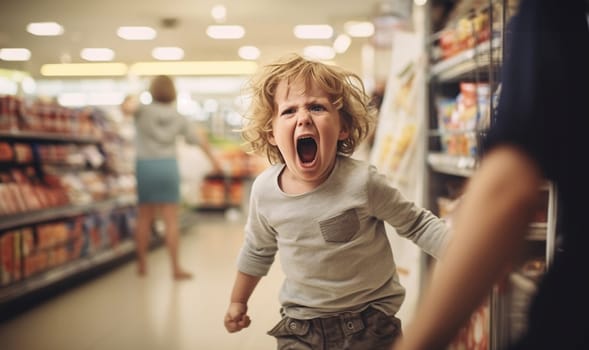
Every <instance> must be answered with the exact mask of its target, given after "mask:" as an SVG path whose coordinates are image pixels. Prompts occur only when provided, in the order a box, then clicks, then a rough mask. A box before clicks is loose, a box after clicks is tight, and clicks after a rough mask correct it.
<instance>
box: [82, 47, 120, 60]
mask: <svg viewBox="0 0 589 350" xmlns="http://www.w3.org/2000/svg"><path fill="white" fill-rule="evenodd" d="M80 56H81V57H82V58H83V59H85V60H86V61H112V60H113V58H115V52H114V51H113V50H111V49H108V48H104V47H93V48H85V49H82V51H81V52H80Z"/></svg>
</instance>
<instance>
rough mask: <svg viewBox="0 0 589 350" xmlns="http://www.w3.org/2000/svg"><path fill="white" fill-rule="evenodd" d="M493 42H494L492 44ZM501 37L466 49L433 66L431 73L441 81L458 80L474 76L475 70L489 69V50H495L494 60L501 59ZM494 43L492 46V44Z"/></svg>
mask: <svg viewBox="0 0 589 350" xmlns="http://www.w3.org/2000/svg"><path fill="white" fill-rule="evenodd" d="M490 43H492V44H490ZM500 44H501V40H500V38H495V39H493V41H486V42H483V43H480V44H478V45H477V46H475V47H474V48H471V49H468V50H464V51H462V52H460V53H458V54H456V55H454V56H452V57H450V58H448V59H445V60H443V61H440V62H438V63H435V64H433V65H432V66H431V70H430V75H431V77H432V78H436V79H437V80H439V81H456V80H460V79H463V78H465V77H466V76H468V75H470V76H472V73H473V72H476V71H477V69H478V70H479V71H486V70H488V68H489V66H490V65H491V60H490V57H489V51H490V50H491V49H492V50H493V62H499V61H500V60H501V52H500V47H501V46H500ZM491 45H492V46H491Z"/></svg>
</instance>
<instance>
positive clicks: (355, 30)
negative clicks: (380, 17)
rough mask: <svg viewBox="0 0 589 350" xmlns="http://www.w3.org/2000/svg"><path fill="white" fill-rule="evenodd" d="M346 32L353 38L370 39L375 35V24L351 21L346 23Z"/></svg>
mask: <svg viewBox="0 0 589 350" xmlns="http://www.w3.org/2000/svg"><path fill="white" fill-rule="evenodd" d="M344 30H345V31H346V33H348V35H349V36H351V37H353V38H368V37H371V36H372V35H373V34H374V24H372V23H371V22H357V21H350V22H346V23H344Z"/></svg>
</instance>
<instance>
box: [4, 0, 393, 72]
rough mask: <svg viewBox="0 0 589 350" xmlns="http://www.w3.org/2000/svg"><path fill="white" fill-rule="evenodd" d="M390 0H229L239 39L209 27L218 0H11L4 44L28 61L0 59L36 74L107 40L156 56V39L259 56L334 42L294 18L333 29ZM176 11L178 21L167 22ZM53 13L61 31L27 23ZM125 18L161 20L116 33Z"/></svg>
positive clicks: (357, 47) (192, 56)
mask: <svg viewBox="0 0 589 350" xmlns="http://www.w3.org/2000/svg"><path fill="white" fill-rule="evenodd" d="M383 2H385V3H387V2H388V3H390V2H393V1H392V0H388V1H381V0H363V1H356V0H350V1H343V0H228V1H226V2H225V3H223V4H224V5H225V6H226V7H227V19H226V21H225V23H226V24H239V25H242V26H244V27H245V30H246V35H245V37H244V38H242V39H239V40H213V39H210V38H209V37H207V36H206V34H205V29H206V26H207V25H209V24H214V20H213V19H212V17H211V9H212V7H213V6H214V5H218V4H220V3H221V2H220V1H218V0H200V1H198V0H146V1H130V0H100V1H98V0H91V1H88V0H8V1H3V2H2V4H1V5H0V48H8V47H24V48H28V49H29V50H30V51H31V59H30V61H27V62H8V61H0V68H5V69H19V70H24V71H27V72H29V73H30V74H31V75H32V76H34V77H38V76H39V69H40V65H42V64H44V63H60V62H68V61H69V62H73V63H76V62H83V60H82V59H81V58H80V50H81V49H82V48H84V47H109V48H111V49H113V50H114V51H115V61H116V62H123V63H127V64H129V63H133V62H137V61H151V60H152V58H151V50H152V48H153V47H155V46H180V47H182V48H183V49H184V51H185V57H184V59H185V60H238V59H239V57H238V55H237V50H238V48H239V47H240V46H242V45H255V46H257V47H259V48H260V50H261V52H262V56H261V57H260V61H264V60H268V59H270V58H273V57H276V56H279V55H282V54H284V53H287V52H292V51H298V52H302V48H303V47H304V46H306V45H309V44H330V43H329V42H328V41H321V40H301V39H297V38H295V37H294V35H293V32H292V30H293V27H294V25H296V24H322V23H327V24H331V25H332V26H333V27H334V30H335V31H336V33H340V32H342V31H343V23H344V22H346V21H348V20H370V19H372V18H373V17H374V16H375V14H376V11H377V9H378V8H379V6H378V4H379V3H383ZM169 19H172V20H174V21H175V26H172V27H169V28H166V27H165V26H164V22H165V21H166V20H169ZM35 21H36V22H44V21H56V22H58V23H60V24H62V25H63V26H64V28H65V33H64V34H63V35H61V36H57V37H36V36H33V35H31V34H29V33H28V32H27V31H26V26H27V24H28V23H29V22H35ZM121 25H147V26H151V27H153V28H156V29H157V31H158V35H157V38H156V39H155V40H152V41H125V40H123V39H121V38H119V37H118V36H117V35H116V30H117V28H118V27H119V26H121ZM367 40H368V39H354V40H353V42H352V45H351V46H350V49H349V50H348V51H347V52H346V53H345V54H343V55H338V56H337V57H336V59H335V61H336V62H337V63H339V64H341V65H344V66H346V65H350V66H357V65H358V62H360V58H361V52H360V51H361V47H362V44H363V43H365V42H366V41H367Z"/></svg>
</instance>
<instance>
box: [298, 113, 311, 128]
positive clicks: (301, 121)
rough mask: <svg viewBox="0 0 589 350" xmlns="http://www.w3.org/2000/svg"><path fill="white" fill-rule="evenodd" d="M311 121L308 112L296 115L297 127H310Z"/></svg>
mask: <svg viewBox="0 0 589 350" xmlns="http://www.w3.org/2000/svg"><path fill="white" fill-rule="evenodd" d="M312 123H313V120H312V119H311V114H310V113H309V112H308V111H301V112H299V114H298V119H297V125H298V126H303V125H311V124H312Z"/></svg>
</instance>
